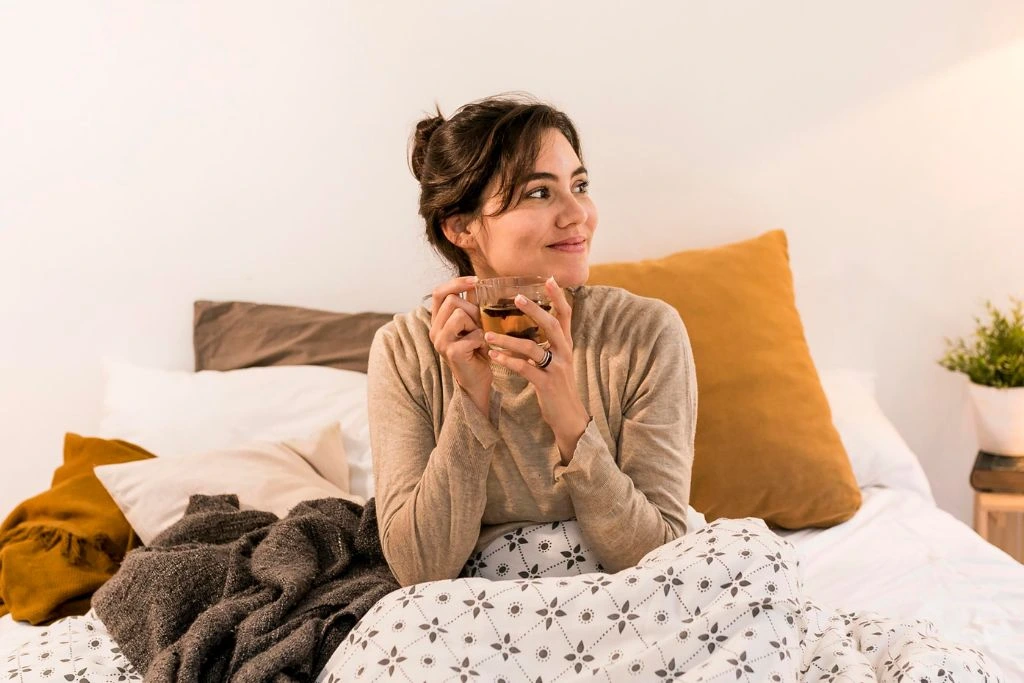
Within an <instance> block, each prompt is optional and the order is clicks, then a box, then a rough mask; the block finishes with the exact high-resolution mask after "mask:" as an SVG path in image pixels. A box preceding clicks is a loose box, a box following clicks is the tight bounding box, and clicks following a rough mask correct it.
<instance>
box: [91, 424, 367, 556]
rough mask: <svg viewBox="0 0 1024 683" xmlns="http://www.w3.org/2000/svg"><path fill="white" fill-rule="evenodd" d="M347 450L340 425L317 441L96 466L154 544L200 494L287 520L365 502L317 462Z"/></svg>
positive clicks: (131, 519)
mask: <svg viewBox="0 0 1024 683" xmlns="http://www.w3.org/2000/svg"><path fill="white" fill-rule="evenodd" d="M344 458H345V452H344V447H343V446H342V442H341V431H340V428H339V427H338V425H337V424H336V423H335V424H332V425H330V426H329V427H327V428H325V429H324V430H323V431H321V432H320V434H318V435H317V436H316V437H314V438H311V439H305V440H292V441H287V442H280V443H273V442H254V443H249V444H245V445H240V446H235V447H232V448H224V449H221V450H216V451H212V452H208V453H195V454H193V455H186V456H181V457H177V458H154V459H152V460H146V461H144V462H133V463H126V464H123V465H105V466H103V467H97V468H96V470H95V472H96V476H97V477H98V478H99V480H100V482H102V483H103V486H104V487H105V488H106V490H107V491H108V492H109V493H110V496H111V497H112V498H113V499H114V501H116V503H117V506H118V507H119V508H120V509H121V512H123V513H124V516H125V517H126V518H128V521H129V522H130V523H131V525H132V528H133V529H135V533H137V534H138V535H139V538H141V539H142V542H143V543H145V544H147V545H148V544H149V543H151V542H152V541H153V539H154V538H156V537H157V535H159V534H160V532H162V531H163V530H164V529H166V528H167V527H169V526H171V525H172V524H174V523H175V522H176V521H178V520H179V519H181V517H182V515H184V514H185V508H187V507H188V501H189V498H190V497H191V496H193V495H195V494H197V493H201V494H205V495H219V494H225V493H233V494H236V495H237V496H238V502H239V506H240V508H241V509H243V510H264V511H267V512H273V513H274V514H275V515H277V516H278V517H284V516H285V515H287V514H288V511H289V510H291V509H292V508H293V507H294V506H295V505H297V504H299V503H301V502H302V501H304V500H316V499H318V498H346V499H348V500H351V501H354V502H356V503H359V504H360V505H362V504H363V503H365V502H366V501H365V500H364V499H363V498H362V497H360V496H356V495H354V494H351V493H349V492H347V491H346V490H345V489H344V488H339V487H338V486H335V485H334V484H332V483H331V482H329V481H327V480H326V479H325V478H323V477H321V476H320V475H319V474H317V472H316V470H315V469H314V468H313V467H312V465H311V463H312V462H324V461H327V460H339V461H342V462H344Z"/></svg>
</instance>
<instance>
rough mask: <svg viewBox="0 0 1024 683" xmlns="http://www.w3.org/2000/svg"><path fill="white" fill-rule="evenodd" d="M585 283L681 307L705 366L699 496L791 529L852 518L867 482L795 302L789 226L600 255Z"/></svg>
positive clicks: (719, 507) (717, 512)
mask: <svg viewBox="0 0 1024 683" xmlns="http://www.w3.org/2000/svg"><path fill="white" fill-rule="evenodd" d="M588 284H594V285H612V286H616V287H622V288H624V289H627V290H629V291H631V292H634V293H636V294H640V295H642V296H650V297H656V298H659V299H663V300H664V301H666V302H668V303H669V304H671V305H672V306H674V307H675V308H676V310H678V311H679V314H680V315H681V316H682V318H683V322H684V323H685V324H686V329H687V331H688V332H689V336H690V343H691V344H692V346H693V355H694V362H695V363H696V368H697V395H698V406H699V407H698V410H697V436H696V445H695V455H694V463H693V482H692V489H691V494H690V504H691V505H693V507H694V508H696V509H697V510H699V511H700V512H703V513H704V514H705V515H706V516H707V518H708V520H709V521H710V520H712V519H716V518H718V517H747V516H753V517H761V518H763V519H764V520H765V521H766V522H768V523H769V524H774V525H776V526H779V527H784V528H787V529H799V528H803V527H825V526H831V525H834V524H838V523H839V522H843V521H846V520H847V519H849V518H850V517H852V516H853V514H854V512H856V511H857V509H858V508H859V507H860V502H861V497H860V489H859V488H858V486H857V482H856V480H855V479H854V475H853V470H852V468H851V466H850V460H849V458H848V457H847V455H846V451H845V450H844V449H843V444H842V442H841V441H840V439H839V434H838V433H837V432H836V429H835V427H834V426H833V425H832V414H831V411H830V410H829V406H828V401H827V399H826V398H825V392H824V390H823V389H822V387H821V382H820V381H819V379H818V373H817V370H816V369H815V367H814V363H813V361H812V360H811V354H810V349H809V348H808V346H807V341H806V339H805V338H804V330H803V324H802V323H801V322H800V316H799V314H798V313H797V310H796V300H795V296H794V293H793V276H792V273H791V271H790V267H789V252H788V250H787V242H786V234H785V233H784V232H783V231H781V230H774V231H772V232H768V233H765V234H763V235H761V236H760V237H756V238H754V239H751V240H747V241H744V242H737V243H734V244H727V245H725V246H720V247H715V248H710V249H697V250H692V251H681V252H678V253H675V254H671V255H669V256H666V257H664V258H661V259H652V260H647V261H637V262H632V263H607V264H596V265H593V266H591V269H590V279H589V281H588Z"/></svg>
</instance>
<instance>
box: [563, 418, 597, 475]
mask: <svg viewBox="0 0 1024 683" xmlns="http://www.w3.org/2000/svg"><path fill="white" fill-rule="evenodd" d="M590 419H591V418H590V415H588V414H587V411H586V410H583V411H582V412H581V413H580V416H579V417H578V418H577V419H576V420H574V421H573V425H572V427H571V428H570V429H567V430H566V431H564V432H562V433H561V434H555V444H556V445H557V446H558V454H559V456H561V458H562V464H563V465H568V464H569V463H570V462H571V461H572V456H573V454H574V453H575V452H576V446H577V445H578V444H579V442H580V439H581V438H583V433H584V432H585V431H587V426H588V425H589V424H590Z"/></svg>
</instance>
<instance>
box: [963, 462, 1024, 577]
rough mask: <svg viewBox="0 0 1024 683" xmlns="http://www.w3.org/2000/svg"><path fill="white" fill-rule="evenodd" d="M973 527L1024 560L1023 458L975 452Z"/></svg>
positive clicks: (972, 482)
mask: <svg viewBox="0 0 1024 683" xmlns="http://www.w3.org/2000/svg"><path fill="white" fill-rule="evenodd" d="M971 486H972V487H973V488H974V530H975V531H977V532H978V534H979V535H980V536H981V537H982V538H984V539H985V540H986V541H988V542H989V543H991V544H992V545H994V546H996V547H998V548H1001V549H1003V550H1005V551H1006V552H1007V553H1009V554H1010V555H1012V556H1013V557H1015V558H1017V561H1018V562H1024V458H1014V457H1007V456H1001V455H993V454H991V453H985V452H984V451H979V452H978V457H977V458H976V459H975V461H974V469H972V470H971Z"/></svg>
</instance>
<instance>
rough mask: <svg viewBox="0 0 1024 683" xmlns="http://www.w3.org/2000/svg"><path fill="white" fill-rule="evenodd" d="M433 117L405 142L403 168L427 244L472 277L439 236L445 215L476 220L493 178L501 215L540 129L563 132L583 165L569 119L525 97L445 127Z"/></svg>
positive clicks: (480, 104)
mask: <svg viewBox="0 0 1024 683" xmlns="http://www.w3.org/2000/svg"><path fill="white" fill-rule="evenodd" d="M435 109H436V110H437V115H436V116H428V117H427V118H425V119H423V120H422V121H420V122H419V123H417V124H416V132H415V133H413V135H412V138H411V140H410V145H409V147H410V153H409V162H410V166H411V168H412V173H413V175H414V176H416V180H418V181H419V183H420V215H421V216H423V219H424V220H425V221H426V224H427V225H426V227H427V240H428V241H429V242H430V244H431V246H433V247H434V250H435V251H436V252H437V253H438V255H439V256H441V258H443V259H444V260H445V261H447V262H448V263H449V264H450V265H451V266H452V267H453V269H454V270H455V271H456V272H457V273H458V275H459V276H464V275H473V265H472V264H471V263H470V261H469V256H468V255H467V254H466V252H465V251H463V250H462V249H461V248H459V247H457V246H456V245H455V244H453V243H452V242H451V241H450V240H449V239H448V238H447V236H445V234H444V230H443V229H442V227H441V226H442V223H443V222H444V220H445V219H446V218H448V217H450V216H453V215H456V214H467V215H469V216H470V217H472V218H479V217H480V215H481V213H482V210H483V205H484V202H485V201H486V199H487V198H486V197H484V196H483V193H484V189H485V188H486V187H487V185H488V183H490V181H491V180H492V179H497V182H498V187H497V190H498V194H499V195H500V196H501V197H502V203H501V208H500V209H498V211H497V212H496V213H494V214H492V215H495V216H496V215H500V214H502V213H504V212H505V211H508V210H509V208H511V207H512V205H513V203H515V201H516V196H515V193H516V189H517V188H518V187H519V185H521V184H522V182H523V180H524V179H525V178H526V176H527V175H529V174H530V173H532V172H533V169H534V164H535V163H536V162H537V156H538V155H539V154H540V141H541V136H542V135H543V133H544V132H545V131H546V130H549V129H552V128H553V129H555V130H558V131H559V132H561V133H562V135H564V136H565V138H566V139H567V140H568V141H569V144H570V145H572V148H573V150H574V151H575V152H576V156H578V157H579V158H580V160H581V161H582V160H583V153H582V151H581V149H580V140H579V135H578V134H577V133H576V127H575V126H574V125H573V123H572V121H571V120H569V117H568V116H566V115H565V114H564V113H562V112H560V111H558V110H557V109H555V108H554V107H551V106H549V105H547V104H543V103H541V102H538V101H536V100H535V99H533V98H532V97H530V96H528V95H524V94H505V95H497V96H494V97H488V98H486V99H482V100H478V101H476V102H470V103H469V104H466V105H463V106H462V107H460V108H459V109H458V110H457V111H456V112H455V113H454V114H453V115H452V117H451V118H450V119H448V120H445V118H444V116H443V115H442V114H441V109H440V107H437V106H436V105H435Z"/></svg>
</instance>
